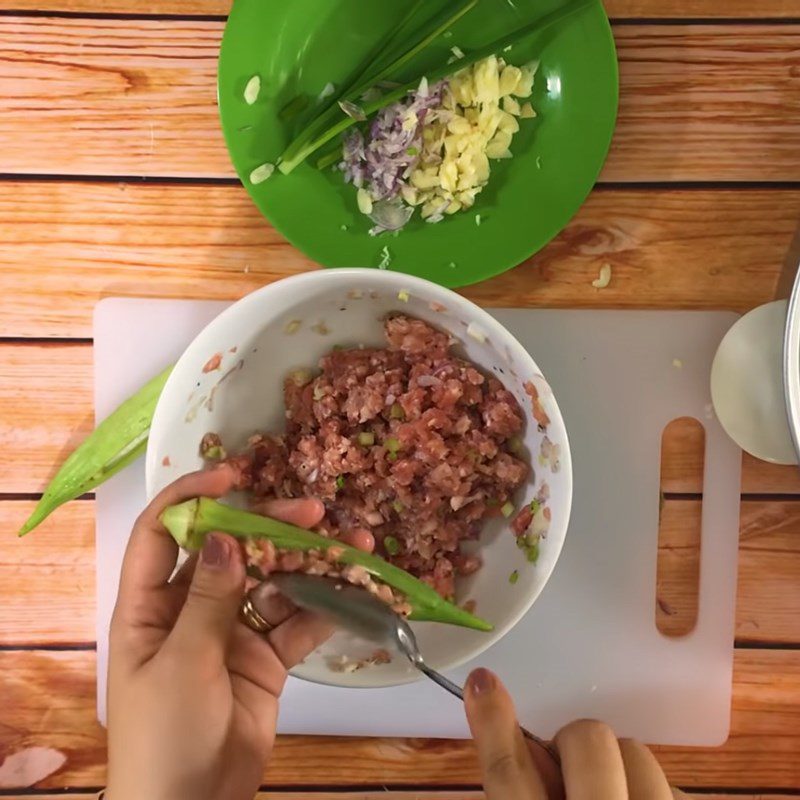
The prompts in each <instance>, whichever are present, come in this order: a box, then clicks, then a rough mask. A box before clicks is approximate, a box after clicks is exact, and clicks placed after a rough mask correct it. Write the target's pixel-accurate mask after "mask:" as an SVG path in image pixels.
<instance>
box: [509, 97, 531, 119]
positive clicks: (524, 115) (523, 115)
mask: <svg viewBox="0 0 800 800" xmlns="http://www.w3.org/2000/svg"><path fill="white" fill-rule="evenodd" d="M514 102H516V101H514ZM519 116H520V119H533V118H534V117H535V116H536V112H535V111H534V110H533V106H532V105H531V104H530V103H525V104H524V105H523V106H520V109H519Z"/></svg>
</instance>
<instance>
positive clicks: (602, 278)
mask: <svg viewBox="0 0 800 800" xmlns="http://www.w3.org/2000/svg"><path fill="white" fill-rule="evenodd" d="M609 283H611V264H603V266H602V267H600V275H599V276H598V277H597V278H595V280H593V281H592V286H594V288H595V289H605V288H606V286H608V284H609Z"/></svg>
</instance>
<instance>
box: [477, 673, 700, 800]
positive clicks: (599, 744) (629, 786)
mask: <svg viewBox="0 0 800 800" xmlns="http://www.w3.org/2000/svg"><path fill="white" fill-rule="evenodd" d="M464 701H465V704H466V709H467V719H468V720H469V726H470V730H471V731H472V735H473V736H474V737H475V744H476V745H477V748H478V757H479V759H480V766H481V772H482V774H483V780H484V788H485V790H486V798H487V800H563V798H564V797H565V796H566V798H567V800H674V798H685V797H687V795H685V794H684V793H683V792H681V791H679V790H677V789H671V788H670V786H669V784H668V783H667V779H666V777H665V776H664V773H663V771H662V769H661V767H660V766H659V764H658V762H657V761H656V759H655V756H653V754H652V753H651V752H650V751H649V750H648V749H647V748H646V747H645V746H644V745H642V744H639V742H635V741H633V740H631V739H619V740H617V737H616V736H615V735H614V733H613V731H612V730H611V728H609V727H608V726H607V725H604V724H603V723H602V722H595V721H594V720H579V721H577V722H571V723H570V724H569V725H567V726H566V727H564V728H562V729H561V730H560V731H559V732H558V734H557V735H556V738H555V739H554V742H553V743H554V745H555V747H556V749H557V750H558V754H559V757H560V758H561V768H560V769H559V767H558V766H557V765H556V764H555V762H554V760H553V758H552V757H551V756H550V755H549V754H548V753H547V752H546V751H545V750H544V749H543V748H541V747H539V746H537V745H536V744H534V743H532V742H531V743H529V742H527V741H526V740H525V739H524V738H523V736H522V733H521V731H520V728H519V723H518V722H517V717H516V713H515V711H514V704H513V701H512V700H511V697H510V696H509V694H508V692H507V691H506V689H505V687H504V686H503V685H502V683H500V681H499V679H498V678H497V676H496V675H494V674H493V673H491V672H489V670H486V669H477V670H475V671H474V672H473V673H472V674H471V675H470V676H469V679H468V680H467V686H466V692H465V695H464Z"/></svg>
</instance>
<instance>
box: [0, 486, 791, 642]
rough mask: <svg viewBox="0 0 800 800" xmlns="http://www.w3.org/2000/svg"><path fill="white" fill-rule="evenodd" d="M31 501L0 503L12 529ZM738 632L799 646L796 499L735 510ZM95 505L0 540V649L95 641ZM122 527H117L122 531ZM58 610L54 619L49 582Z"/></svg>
mask: <svg viewBox="0 0 800 800" xmlns="http://www.w3.org/2000/svg"><path fill="white" fill-rule="evenodd" d="M32 508H33V503H32V502H31V501H19V500H2V501H0V530H2V531H4V532H7V533H11V532H12V531H15V530H17V528H18V527H19V525H20V523H21V522H22V520H23V519H24V518H25V517H26V516H27V514H28V513H29V512H30V510H31V509H32ZM699 515H700V502H699V501H697V500H692V501H687V500H669V501H667V502H666V503H665V505H664V510H663V516H662V518H663V522H664V524H663V529H662V537H661V544H662V550H661V559H662V562H663V565H664V569H663V571H662V573H661V574H660V575H659V584H658V588H657V591H656V589H655V588H654V592H653V595H654V601H655V599H656V597H657V598H658V599H659V600H660V601H661V603H660V604H659V605H658V606H656V608H657V619H658V621H659V626H660V627H661V629H662V630H664V631H665V632H666V633H681V632H683V631H685V630H687V629H688V628H689V627H690V621H691V618H692V616H693V614H694V610H695V602H696V600H695V599H694V598H695V589H694V586H695V584H694V583H693V581H694V580H695V579H694V578H693V575H694V574H695V573H696V570H697V566H698V563H699V555H700V553H699V550H698V548H697V545H696V540H695V539H694V536H693V527H692V526H693V525H694V524H695V523H696V522H697V521H698V520H699ZM741 517H742V522H741V534H740V548H739V584H738V601H737V606H736V637H737V640H738V641H739V642H742V643H758V642H769V643H773V644H774V643H783V644H787V645H789V644H795V645H796V644H798V643H800V591H798V588H797V587H798V586H800V502H796V501H790V502H764V501H745V502H744V503H742V508H741ZM93 534H94V503H93V501H78V502H75V503H70V504H68V505H67V506H65V507H64V508H63V509H61V510H60V511H59V512H57V514H56V515H54V516H53V517H51V518H50V520H48V521H47V522H46V523H45V524H44V526H43V527H42V528H41V529H40V530H37V531H36V532H35V533H33V534H31V535H29V536H28V537H26V538H25V539H22V540H19V539H17V538H15V537H14V536H11V535H5V536H2V537H0V646H3V647H15V646H16V647H18V646H25V647H30V646H41V645H48V644H57V645H71V644H88V643H92V642H94V639H95V619H94V613H95V607H94V603H95V598H94V538H93ZM126 534H127V532H124V531H123V532H120V535H126ZM54 585H58V587H59V604H60V607H61V608H63V609H65V613H63V614H59V615H57V616H53V613H52V591H53V586H54Z"/></svg>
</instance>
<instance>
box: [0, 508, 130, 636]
mask: <svg viewBox="0 0 800 800" xmlns="http://www.w3.org/2000/svg"><path fill="white" fill-rule="evenodd" d="M33 506H34V503H33V502H31V501H25V500H23V501H20V500H0V531H2V532H3V535H2V537H0V645H2V646H4V647H14V646H20V645H22V646H29V645H31V644H39V645H41V644H58V645H80V644H83V645H87V646H90V645H92V644H93V643H94V641H95V618H94V617H95V567H94V564H95V559H94V502H91V501H89V502H85V501H76V502H73V503H67V505H65V506H64V507H63V508H62V509H61V510H60V511H59V512H58V514H57V515H55V516H53V517H50V519H48V520H46V521H45V522H44V523H43V524H42V527H41V528H39V529H38V530H37V531H36V533H34V534H32V535H30V536H28V537H26V538H24V539H19V538H17V537H16V536H14V535H13V534H14V533H15V532H16V531H17V530H18V529H19V527H20V525H21V524H22V522H23V520H24V519H25V518H26V517H27V516H28V514H29V513H30V512H31V510H32V509H33ZM127 533H128V532H127V531H126V532H125V533H124V535H126V536H127ZM54 602H55V603H56V608H54V606H53V604H54Z"/></svg>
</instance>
